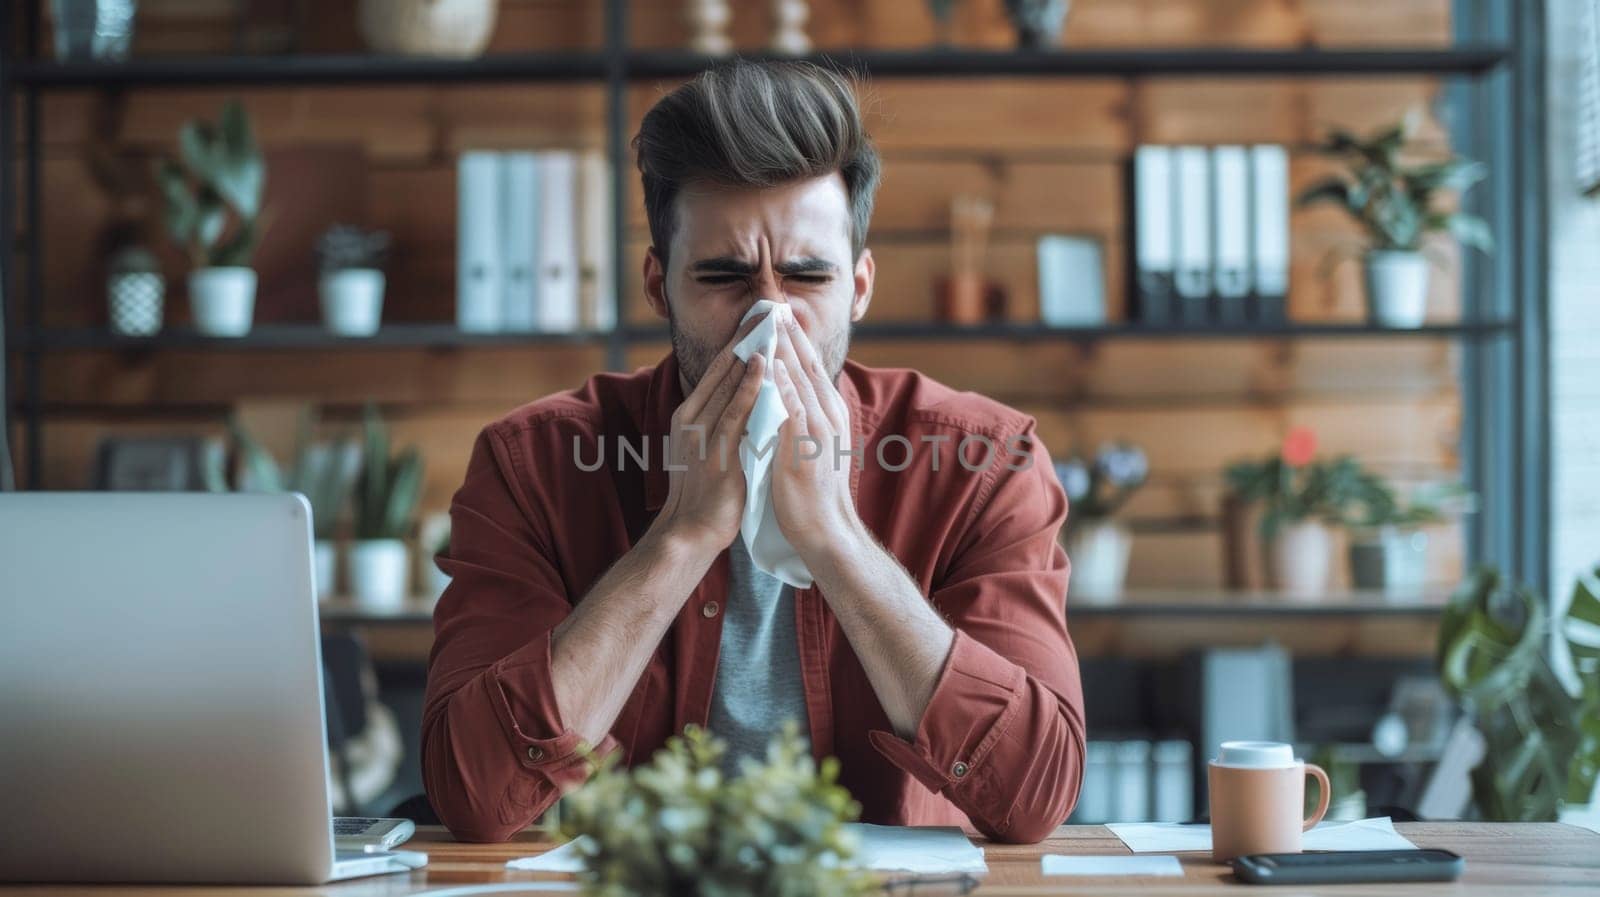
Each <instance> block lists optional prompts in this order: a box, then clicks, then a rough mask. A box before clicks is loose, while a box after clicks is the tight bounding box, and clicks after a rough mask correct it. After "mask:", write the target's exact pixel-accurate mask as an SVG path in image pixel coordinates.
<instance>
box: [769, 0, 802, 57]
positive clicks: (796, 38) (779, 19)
mask: <svg viewBox="0 0 1600 897" xmlns="http://www.w3.org/2000/svg"><path fill="white" fill-rule="evenodd" d="M809 18H811V7H810V6H809V5H808V4H807V3H806V0H772V40H771V41H769V42H768V44H767V48H768V49H769V50H771V51H772V52H774V53H784V54H788V55H790V56H800V55H802V54H805V53H810V52H811V38H810V37H808V36H806V20H807V19H809Z"/></svg>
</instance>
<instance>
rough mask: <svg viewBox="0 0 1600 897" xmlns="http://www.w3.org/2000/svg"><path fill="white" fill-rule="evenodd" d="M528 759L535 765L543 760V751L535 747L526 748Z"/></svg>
mask: <svg viewBox="0 0 1600 897" xmlns="http://www.w3.org/2000/svg"><path fill="white" fill-rule="evenodd" d="M528 759H529V760H532V761H534V762H535V763H537V762H539V761H540V760H543V759H544V751H541V750H539V749H538V748H536V747H530V748H528Z"/></svg>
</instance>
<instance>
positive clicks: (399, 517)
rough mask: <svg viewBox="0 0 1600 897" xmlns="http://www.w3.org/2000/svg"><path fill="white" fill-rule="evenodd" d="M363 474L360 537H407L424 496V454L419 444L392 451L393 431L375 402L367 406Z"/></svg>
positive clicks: (358, 485) (359, 485)
mask: <svg viewBox="0 0 1600 897" xmlns="http://www.w3.org/2000/svg"><path fill="white" fill-rule="evenodd" d="M362 444H363V449H362V459H361V476H360V478H359V479H357V481H356V485H355V491H354V498H355V524H356V525H355V536H356V538H357V539H403V538H405V537H406V536H407V535H409V534H410V530H411V524H412V523H413V522H414V521H415V519H416V512H417V502H418V501H419V500H420V499H421V497H422V456H421V454H419V453H418V452H417V449H416V447H415V446H413V447H410V448H407V449H406V450H405V451H402V452H400V453H399V454H398V455H394V456H392V457H391V456H390V454H389V430H388V428H387V427H385V426H384V424H383V419H382V418H381V417H379V415H378V409H377V407H376V406H374V405H372V404H370V403H369V404H368V405H367V408H366V422H365V426H364V436H363V440H362Z"/></svg>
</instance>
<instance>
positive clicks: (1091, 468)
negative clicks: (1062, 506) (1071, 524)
mask: <svg viewBox="0 0 1600 897" xmlns="http://www.w3.org/2000/svg"><path fill="white" fill-rule="evenodd" d="M1055 467H1056V477H1057V478H1058V479H1060V480H1061V488H1062V489H1063V490H1065V491H1066V493H1067V501H1068V502H1069V503H1070V505H1071V510H1070V517H1071V519H1072V520H1074V521H1075V522H1085V521H1091V520H1103V519H1105V518H1107V517H1110V516H1111V515H1112V514H1115V513H1116V512H1117V511H1118V509H1120V508H1121V507H1122V506H1123V505H1124V504H1126V503H1127V501H1128V499H1130V498H1132V497H1133V494H1134V493H1135V492H1137V491H1138V490H1139V487H1140V486H1143V485H1144V482H1145V479H1146V478H1147V477H1148V476H1149V475H1150V463H1149V461H1148V460H1147V459H1146V458H1145V454H1144V451H1143V450H1141V449H1140V448H1139V447H1138V446H1135V445H1130V444H1127V443H1121V442H1108V443H1106V444H1105V445H1103V446H1101V447H1100V451H1099V453H1098V454H1096V455H1095V457H1094V458H1093V459H1088V458H1077V457H1074V458H1068V459H1066V460H1064V461H1060V462H1058V463H1057V464H1056V466H1055Z"/></svg>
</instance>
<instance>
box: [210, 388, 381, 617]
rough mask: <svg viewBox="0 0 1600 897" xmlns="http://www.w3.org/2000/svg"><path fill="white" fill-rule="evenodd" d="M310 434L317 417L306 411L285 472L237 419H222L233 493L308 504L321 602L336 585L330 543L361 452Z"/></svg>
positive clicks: (356, 447) (342, 442) (334, 553)
mask: <svg viewBox="0 0 1600 897" xmlns="http://www.w3.org/2000/svg"><path fill="white" fill-rule="evenodd" d="M316 431H317V414H316V412H315V411H314V410H313V409H312V408H311V407H310V406H307V407H305V408H303V409H302V410H301V412H300V419H299V421H298V424H297V426H296V433H295V444H294V454H293V458H294V460H293V462H292V464H291V465H290V466H289V467H288V468H287V469H285V468H283V467H282V466H280V465H279V464H278V461H277V459H276V458H274V457H273V456H272V453H271V452H270V451H268V450H267V449H266V447H265V446H263V445H262V444H261V442H260V440H258V439H256V437H255V436H254V435H253V434H251V432H250V431H249V430H248V429H247V428H246V427H245V425H244V423H243V422H242V421H241V420H240V419H239V417H238V416H237V415H234V416H233V417H230V418H229V420H228V433H229V436H230V437H231V438H232V440H233V444H234V448H235V452H236V453H237V458H238V463H237V469H238V473H237V475H236V476H235V477H234V478H233V479H234V481H235V482H236V484H237V487H238V489H239V490H240V491H241V492H298V493H300V494H301V495H304V496H305V497H306V501H307V502H309V503H310V505H311V532H312V536H313V539H314V545H313V556H312V557H313V561H314V562H315V566H314V571H315V580H316V588H317V597H318V598H319V599H321V600H327V598H328V597H329V596H331V595H332V594H333V593H334V590H335V584H336V582H337V574H338V571H337V551H336V550H335V545H334V538H335V537H336V535H337V529H338V525H339V515H340V514H341V512H342V511H343V510H344V503H345V500H346V499H348V498H349V496H350V487H351V485H352V484H353V483H354V482H355V479H356V474H357V472H358V470H359V468H360V464H361V447H360V446H359V445H357V444H356V442H355V441H354V440H350V439H341V440H335V441H318V440H317V439H316ZM223 475H224V476H225V473H223Z"/></svg>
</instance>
